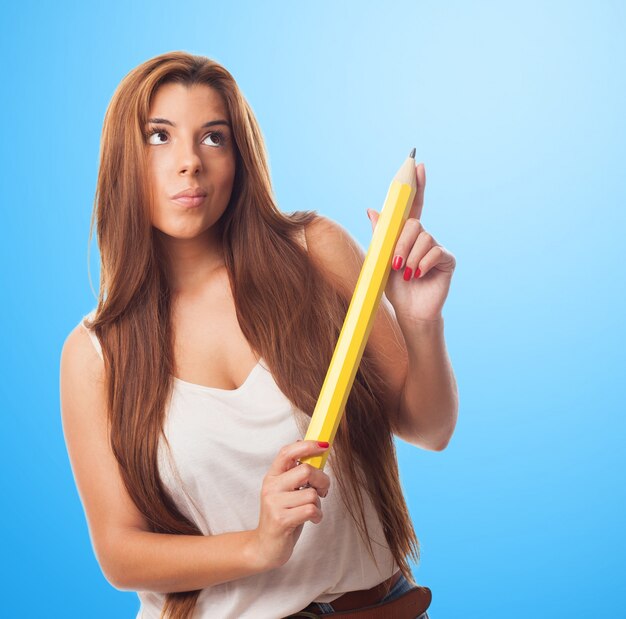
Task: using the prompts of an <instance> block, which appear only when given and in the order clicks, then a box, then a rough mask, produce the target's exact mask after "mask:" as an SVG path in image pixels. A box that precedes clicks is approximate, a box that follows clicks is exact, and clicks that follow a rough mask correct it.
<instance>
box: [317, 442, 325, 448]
mask: <svg viewBox="0 0 626 619" xmlns="http://www.w3.org/2000/svg"><path fill="white" fill-rule="evenodd" d="M317 444H318V445H319V446H320V447H328V443H327V442H326V441H317Z"/></svg>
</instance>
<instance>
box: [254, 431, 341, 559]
mask: <svg viewBox="0 0 626 619" xmlns="http://www.w3.org/2000/svg"><path fill="white" fill-rule="evenodd" d="M327 449H329V448H328V447H320V446H319V445H318V444H317V441H296V442H295V443H290V444H289V445H285V446H284V447H282V448H281V450H280V451H279V452H278V455H277V456H276V458H275V459H274V462H272V465H271V466H270V468H269V470H268V472H267V474H266V475H265V477H264V478H263V486H262V488H261V509H260V515H259V525H258V527H257V528H256V529H255V530H254V533H255V541H256V545H255V548H256V551H257V552H258V556H259V558H260V559H261V560H262V561H263V563H264V564H265V565H266V566H267V569H268V570H269V569H274V568H276V567H280V566H281V565H284V564H285V563H286V562H287V561H288V560H289V557H291V554H292V553H293V548H294V546H295V545H296V542H297V541H298V538H299V537H300V533H302V527H303V526H304V523H305V522H306V521H307V520H310V521H311V522H313V523H315V524H319V523H320V522H321V520H322V509H321V507H322V506H321V502H320V499H319V497H325V496H326V495H327V494H328V488H329V486H330V478H329V477H328V475H327V474H326V473H324V472H323V471H321V470H320V469H318V468H316V467H314V466H311V465H310V464H307V463H306V462H305V463H300V462H299V459H300V458H305V457H308V456H319V455H321V454H323V453H324V452H325V451H326V450H327ZM307 484H308V485H309V486H310V487H307V488H302V486H306V485H307ZM299 488H302V489H299Z"/></svg>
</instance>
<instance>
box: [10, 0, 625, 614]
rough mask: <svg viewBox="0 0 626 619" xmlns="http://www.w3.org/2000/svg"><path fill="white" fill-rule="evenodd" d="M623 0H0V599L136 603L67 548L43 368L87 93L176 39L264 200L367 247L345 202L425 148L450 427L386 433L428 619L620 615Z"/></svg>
mask: <svg viewBox="0 0 626 619" xmlns="http://www.w3.org/2000/svg"><path fill="white" fill-rule="evenodd" d="M625 7H626V5H625V4H624V3H623V2H620V1H618V0H615V1H609V0H603V1H599V2H594V3H590V2H579V1H568V2H565V1H554V2H542V1H539V0H529V1H527V2H507V3H503V2H495V1H493V2H488V1H475V2H470V3H468V2H458V1H452V2H445V3H440V2H433V1H412V2H409V1H398V2H388V3H380V2H369V1H368V2H364V1H361V2H354V1H353V2H341V3H338V2H329V1H320V2H314V3H310V2H286V1H281V2H278V1H270V2H263V3H253V2H228V3H226V2H212V1H211V2H207V1H205V2H183V3H182V4H180V3H179V4H175V3H172V2H161V1H159V0H156V1H152V2H143V1H141V0H139V1H138V2H134V3H131V4H128V3H122V2H119V1H118V0H115V1H113V2H107V3H86V4H85V3H83V4H79V3H69V2H63V1H61V2H60V3H56V4H52V3H38V2H32V1H30V2H29V1H27V2H22V3H9V4H7V5H6V6H5V7H4V8H3V19H2V21H1V22H0V28H1V36H0V46H1V47H2V59H3V75H4V76H5V78H4V88H3V93H4V96H3V97H2V98H1V99H0V107H1V110H2V118H3V121H4V125H3V142H2V150H1V152H2V187H3V190H2V204H3V208H2V215H3V226H2V227H3V230H4V233H3V235H2V236H3V242H2V243H0V259H1V260H0V264H1V265H2V266H1V277H2V280H1V284H2V292H3V299H4V300H3V302H2V303H1V304H0V318H1V322H2V325H3V327H4V328H3V335H2V349H3V353H4V354H3V357H2V373H1V375H2V383H1V389H2V405H1V406H0V410H1V411H2V429H3V435H2V439H3V441H2V442H3V445H4V448H3V454H4V462H5V464H4V470H5V492H4V495H3V506H4V507H3V509H2V510H1V513H2V529H3V531H4V543H3V558H4V570H3V571H4V574H5V575H4V577H3V590H4V592H5V596H4V600H3V611H2V615H3V616H6V617H60V618H64V619H69V618H74V617H75V618H83V617H90V618H91V619H99V618H102V619H105V618H107V619H108V618H110V617H134V616H135V614H136V612H137V609H138V606H139V603H138V599H137V596H136V594H135V593H133V592H128V591H120V590H117V589H115V588H114V587H113V586H112V585H111V584H110V583H109V582H108V581H107V580H106V579H105V577H104V576H103V574H102V572H101V570H100V566H99V565H98V562H97V560H96V558H95V555H94V552H93V549H92V546H91V541H90V538H89V531H88V528H87V522H86V519H85V515H84V512H83V507H82V504H81V502H80V497H79V495H78V493H77V490H76V487H75V484H74V479H73V476H72V471H71V467H70V462H69V459H68V455H67V451H66V447H65V443H64V439H63V429H62V425H61V415H60V405H59V359H60V353H61V348H62V346H63V342H64V340H65V338H66V337H67V335H68V334H69V332H70V331H71V330H72V329H73V328H74V326H75V325H76V324H77V323H78V322H79V320H80V319H81V317H82V316H83V315H84V314H86V313H87V312H88V311H90V310H91V309H92V308H93V307H95V304H96V297H95V292H96V291H97V289H98V284H99V263H98V259H99V256H98V248H97V244H96V242H95V238H94V239H92V243H91V247H90V250H91V251H90V254H89V255H88V233H89V223H90V218H91V213H92V207H93V200H94V191H95V182H96V175H97V165H98V149H99V139H100V132H101V128H102V121H103V117H104V112H105V109H106V107H107V105H108V104H109V101H110V98H111V96H112V94H113V92H114V90H115V88H116V87H117V85H118V84H119V82H120V80H121V79H122V78H123V77H124V75H126V74H127V73H128V72H129V71H130V70H131V69H132V68H134V67H135V66H137V65H138V64H140V63H142V62H144V61H145V60H147V59H148V58H150V57H153V56H155V55H158V54H161V53H164V52H166V51H172V50H184V51H188V52H191V53H197V54H202V55H206V56H208V57H211V58H214V59H215V60H217V61H218V62H220V63H222V64H223V65H224V66H225V67H226V68H227V69H228V70H229V71H230V72H231V73H232V74H233V75H234V77H235V79H236V80H237V82H238V84H239V86H240V88H241V90H242V91H243V93H244V95H245V97H246V98H247V100H248V101H249V103H250V105H251V106H252V108H253V110H254V112H255V114H256V116H257V118H258V120H259V123H260V126H261V128H262V131H263V135H264V137H265V139H266V145H267V149H268V153H269V158H270V167H271V173H272V181H273V185H274V189H275V193H276V197H277V200H278V203H279V206H280V208H281V210H283V211H285V212H290V211H293V210H299V209H316V210H318V212H320V213H321V214H323V215H327V216H329V217H331V218H333V219H335V220H336V221H338V222H339V223H341V224H342V225H343V226H344V227H345V228H346V229H347V230H348V231H349V232H350V233H351V234H352V235H353V236H354V238H355V239H357V240H358V241H359V242H360V243H361V245H362V246H363V248H364V249H366V248H367V246H368V244H369V241H370V239H371V225H370V222H369V220H368V218H367V215H366V209H367V208H373V209H375V210H380V208H381V207H382V204H383V201H384V198H385V195H386V192H387V189H388V186H389V183H390V181H391V178H392V177H393V175H394V174H395V172H396V170H397V169H398V167H399V165H400V164H401V163H402V162H403V161H404V159H405V158H406V156H407V154H408V153H409V151H410V149H411V148H413V147H415V148H416V160H417V161H418V162H420V161H423V162H424V163H425V166H426V175H427V185H426V197H425V205H424V211H423V217H422V221H423V224H424V226H425V228H426V229H427V230H428V231H429V232H430V233H431V234H433V236H434V237H435V238H436V240H437V241H438V242H439V243H440V244H442V245H443V246H444V247H446V248H447V249H448V250H449V251H451V252H452V253H453V254H454V255H455V257H456V259H457V267H456V271H455V274H454V277H453V280H452V285H451V290H450V294H449V296H448V299H447V301H446V304H445V306H444V310H443V313H444V319H445V334H446V342H447V346H448V352H449V354H450V358H451V360H452V364H453V367H454V370H455V374H456V378H457V382H458V388H459V394H460V408H459V419H458V424H457V427H456V431H455V434H454V436H453V437H452V440H451V441H450V443H449V445H448V447H447V448H446V449H445V450H443V451H441V452H431V451H425V450H421V449H417V448H416V447H414V446H412V445H409V444H408V443H405V442H403V441H402V440H400V439H396V446H397V451H398V458H399V466H400V475H401V480H402V484H403V487H404V490H405V495H406V498H407V502H408V505H409V508H410V512H411V516H412V519H413V522H414V525H415V529H416V532H417V535H418V537H419V539H420V544H421V550H422V556H421V561H420V563H419V565H415V566H413V571H414V575H415V577H416V579H417V581H418V583H420V584H423V585H426V586H428V587H430V588H431V589H432V591H433V602H432V605H431V607H430V609H429V614H430V616H431V618H432V619H455V618H461V617H462V618H463V619H479V618H480V619H484V618H487V617H489V618H494V619H498V618H502V617H506V618H508V619H522V618H526V617H530V616H532V617H545V618H552V617H574V616H577V617H578V616H598V617H623V616H626V614H625V613H626V611H624V605H623V595H622V587H623V557H624V556H625V554H626V534H625V533H624V526H623V521H624V499H625V494H626V492H625V490H624V488H625V485H624V483H623V479H622V478H623V472H624V470H625V465H626V458H625V455H624V453H625V451H624V446H623V444H624V438H625V437H624V435H625V432H624V430H625V421H624V419H625V417H626V409H625V405H624V397H623V389H622V388H620V387H619V384H621V380H622V379H623V374H624V369H625V353H624V346H625V344H626V337H625V330H624V316H625V315H626V311H625V281H626V278H625V277H624V275H623V270H622V264H621V260H622V257H623V250H624V242H623V236H624V229H625V227H626V215H625V206H626V199H625V198H626V189H625V186H626V184H625V183H624V172H623V167H624V163H625V162H626V157H625V154H626V153H625V150H626V148H625V144H626V129H625V120H624V119H625V116H626V115H625V114H624V110H625V109H626V96H625V95H626V92H625V80H624V75H626V37H624V32H625V31H626V8H625ZM89 270H90V272H91V279H92V282H91V283H90V281H89V275H88V271H89ZM91 284H93V289H92V287H91Z"/></svg>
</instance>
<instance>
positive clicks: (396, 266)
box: [391, 256, 402, 271]
mask: <svg viewBox="0 0 626 619" xmlns="http://www.w3.org/2000/svg"><path fill="white" fill-rule="evenodd" d="M391 266H392V267H393V270H394V271H398V270H399V269H400V267H402V256H395V257H394V259H393V264H392V265H391Z"/></svg>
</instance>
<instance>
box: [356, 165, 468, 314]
mask: <svg viewBox="0 0 626 619" xmlns="http://www.w3.org/2000/svg"><path fill="white" fill-rule="evenodd" d="M415 173H416V175H417V192H416V193H415V198H414V200H413V204H412V205H411V210H410V211H409V217H408V219H407V220H406V222H405V223H404V227H403V228H402V231H401V232H400V236H399V237H398V242H397V243H396V246H395V249H394V253H393V259H392V271H391V273H389V279H388V280H387V285H386V287H385V295H386V296H387V298H388V299H389V302H390V303H391V304H392V305H393V308H394V310H395V312H396V317H397V318H400V317H403V318H407V319H409V320H421V321H434V320H439V319H441V317H442V314H441V312H442V309H443V304H444V303H445V300H446V297H447V296H448V291H449V289H450V281H451V280H452V274H453V273H454V268H455V266H456V259H455V257H454V255H453V254H451V253H450V252H449V251H447V250H446V249H445V248H444V247H442V246H441V245H439V243H437V241H436V240H435V239H434V237H433V236H432V235H431V234H429V233H428V232H426V230H424V227H423V226H422V223H421V221H420V218H421V216H422V209H423V207H424V189H425V187H426V170H425V168H424V164H423V163H420V164H419V165H418V166H416V168H415ZM368 216H369V218H370V221H371V222H372V232H373V231H374V229H375V228H376V223H377V222H378V217H379V213H377V212H376V211H374V210H373V209H368ZM398 257H400V258H401V259H402V261H401V263H400V260H399V258H398ZM398 265H400V266H398ZM416 275H417V277H415V276H416Z"/></svg>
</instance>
